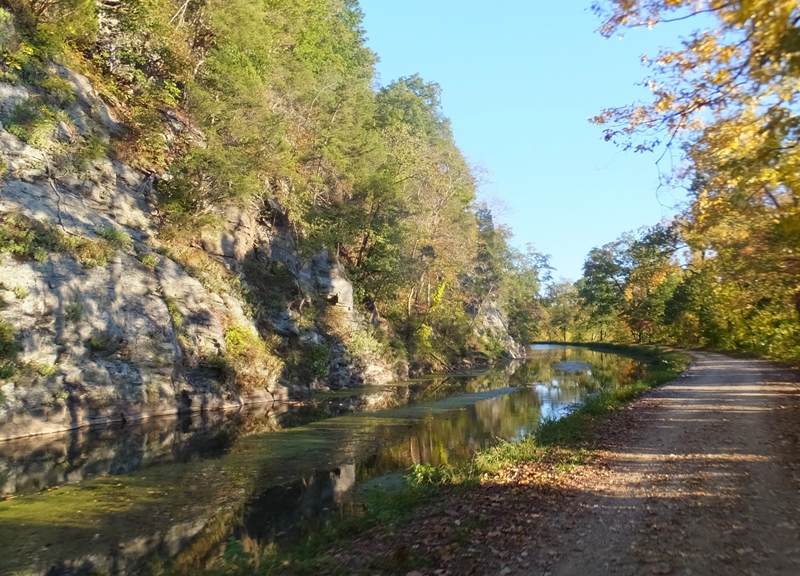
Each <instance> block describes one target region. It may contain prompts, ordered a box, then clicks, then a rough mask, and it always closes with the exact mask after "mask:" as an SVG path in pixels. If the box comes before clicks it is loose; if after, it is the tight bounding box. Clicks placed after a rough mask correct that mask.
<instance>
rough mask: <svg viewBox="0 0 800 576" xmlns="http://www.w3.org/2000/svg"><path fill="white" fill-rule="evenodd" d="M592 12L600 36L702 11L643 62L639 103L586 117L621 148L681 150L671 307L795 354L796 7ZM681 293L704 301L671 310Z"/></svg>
mask: <svg viewBox="0 0 800 576" xmlns="http://www.w3.org/2000/svg"><path fill="white" fill-rule="evenodd" d="M595 10H596V11H597V12H598V13H599V14H601V15H602V17H603V19H604V22H603V25H602V27H601V32H602V33H603V34H604V35H606V36H610V35H612V34H614V33H617V32H619V31H621V30H623V29H625V28H632V27H638V26H654V25H665V24H667V23H669V22H673V21H676V20H691V19H692V18H695V19H696V18H702V19H703V20H702V23H703V26H704V28H705V29H700V30H698V31H696V32H694V33H693V34H691V35H690V36H688V37H687V38H685V39H684V40H682V41H681V42H680V44H679V46H678V48H677V49H674V50H662V51H661V52H660V53H659V54H658V55H657V56H656V57H655V58H653V59H652V60H651V61H649V63H648V65H649V67H650V70H651V75H650V77H648V78H647V79H646V80H645V83H646V85H647V86H649V87H650V89H651V91H652V98H651V99H650V100H649V101H647V102H640V103H636V104H633V105H630V106H625V107H622V108H615V109H609V110H605V111H603V112H602V113H601V114H599V115H598V116H597V117H596V118H595V119H594V121H595V122H596V123H597V124H600V125H602V126H603V127H604V131H605V138H606V140H609V141H613V142H615V143H617V144H618V145H621V146H623V147H624V148H627V149H633V150H637V151H642V152H644V151H652V150H656V151H660V152H661V153H662V155H663V154H664V153H666V150H667V149H671V148H679V149H680V150H681V151H682V153H683V155H684V157H685V162H683V163H681V164H680V168H679V169H678V170H676V171H675V172H674V173H673V174H671V175H668V181H669V179H672V180H671V181H672V183H674V184H678V185H683V186H685V187H686V188H687V189H688V190H689V191H690V193H691V195H692V201H691V203H690V205H689V207H688V209H687V210H686V212H685V214H684V215H683V216H682V217H681V219H680V230H681V235H682V236H683V238H684V239H685V241H686V242H687V243H688V245H689V247H690V248H691V250H692V251H693V252H694V256H695V257H694V258H693V263H694V266H695V268H696V270H695V271H694V272H693V273H692V274H699V276H692V277H691V279H684V281H683V282H682V283H681V284H680V286H679V287H678V288H677V289H676V293H675V298H676V299H677V300H676V299H672V303H671V304H670V306H668V309H669V310H670V317H672V318H677V317H680V318H682V320H681V322H683V323H684V325H685V326H686V327H689V326H692V325H696V328H697V330H696V332H697V333H699V334H701V335H703V336H701V337H702V338H705V339H708V338H712V337H713V339H714V340H715V341H716V342H722V343H724V346H729V347H739V348H745V349H748V350H751V351H753V352H756V353H759V354H767V355H771V356H775V357H784V358H785V357H792V356H798V355H800V322H798V320H800V317H798V309H797V307H796V305H795V302H797V301H800V280H799V279H800V251H798V246H800V196H799V194H800V170H798V167H800V93H799V92H798V91H797V89H796V86H797V82H798V79H799V78H800V4H798V3H797V2H796V1H795V0H747V1H745V0H707V1H705V2H701V3H697V2H694V1H693V0H691V1H690V0H646V1H642V2H630V1H628V0H608V1H605V2H599V3H598V4H596V5H595ZM709 22H710V23H711V24H712V26H710V27H708V26H706V25H707V24H708V23H709ZM699 279H702V282H700V281H699ZM698 291H700V292H703V293H702V294H700V293H699V292H698ZM689 294H694V296H692V297H691V298H689ZM679 301H680V302H682V303H683V305H686V306H692V305H693V304H691V303H694V304H697V305H699V303H701V302H702V303H703V304H702V306H700V308H695V309H694V310H693V311H692V310H686V312H687V314H690V313H691V314H694V316H690V315H686V314H683V315H681V314H678V316H676V315H675V314H676V309H675V307H676V306H678V304H679ZM712 310H715V312H713V313H712V312H711V311H712ZM720 318H724V321H722V322H719V319H720ZM675 325H676V324H674V325H673V326H675ZM709 341H710V340H709Z"/></svg>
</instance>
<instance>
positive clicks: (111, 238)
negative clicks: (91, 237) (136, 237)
mask: <svg viewBox="0 0 800 576" xmlns="http://www.w3.org/2000/svg"><path fill="white" fill-rule="evenodd" d="M94 231H95V233H96V234H97V235H98V236H100V238H103V239H104V240H105V241H106V242H108V243H109V244H110V245H111V246H112V247H113V248H116V249H117V250H119V249H121V248H124V247H125V246H128V245H129V244H130V243H131V242H133V239H132V238H131V237H130V234H128V233H127V232H124V231H122V230H120V229H119V228H116V227H114V226H99V227H97V228H95V229H94Z"/></svg>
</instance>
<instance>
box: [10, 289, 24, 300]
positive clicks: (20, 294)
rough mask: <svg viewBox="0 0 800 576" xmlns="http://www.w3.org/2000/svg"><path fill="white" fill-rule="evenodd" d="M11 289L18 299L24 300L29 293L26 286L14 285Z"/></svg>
mask: <svg viewBox="0 0 800 576" xmlns="http://www.w3.org/2000/svg"><path fill="white" fill-rule="evenodd" d="M11 291H12V292H13V293H14V296H15V297H16V299H17V300H22V299H23V298H25V297H26V296H27V295H28V291H27V290H26V289H25V287H24V286H14V287H13V288H12V289H11Z"/></svg>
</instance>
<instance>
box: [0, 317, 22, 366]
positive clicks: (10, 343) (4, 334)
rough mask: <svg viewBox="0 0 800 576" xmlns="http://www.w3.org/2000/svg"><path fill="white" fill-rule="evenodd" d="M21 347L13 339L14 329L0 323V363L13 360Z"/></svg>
mask: <svg viewBox="0 0 800 576" xmlns="http://www.w3.org/2000/svg"><path fill="white" fill-rule="evenodd" d="M20 350H22V346H21V345H20V343H19V342H17V340H16V338H14V327H13V326H12V325H11V324H9V323H8V322H0V361H2V360H13V359H14V358H15V357H16V356H17V353H18V352H19V351H20Z"/></svg>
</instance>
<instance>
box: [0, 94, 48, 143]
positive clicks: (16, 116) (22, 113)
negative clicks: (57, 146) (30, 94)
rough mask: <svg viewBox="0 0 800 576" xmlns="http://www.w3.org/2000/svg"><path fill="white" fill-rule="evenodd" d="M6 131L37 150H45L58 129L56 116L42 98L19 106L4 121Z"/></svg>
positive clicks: (27, 101)
mask: <svg viewBox="0 0 800 576" xmlns="http://www.w3.org/2000/svg"><path fill="white" fill-rule="evenodd" d="M4 120H5V121H4V125H5V129H6V130H7V131H8V132H10V133H11V134H13V135H14V136H16V137H17V138H19V139H20V140H22V141H23V142H25V143H26V144H30V145H31V146H33V147H35V148H44V147H45V146H46V145H47V140H48V137H49V136H50V134H51V133H52V132H53V129H54V128H55V127H56V123H57V120H56V114H55V112H53V111H52V110H51V109H50V108H49V107H48V106H47V105H46V104H44V103H43V102H42V100H41V99H40V98H30V99H28V100H26V101H24V102H22V103H20V104H18V105H17V106H16V107H15V108H14V110H12V111H11V113H10V114H9V115H8V116H7V117H6V118H5V119H4Z"/></svg>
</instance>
